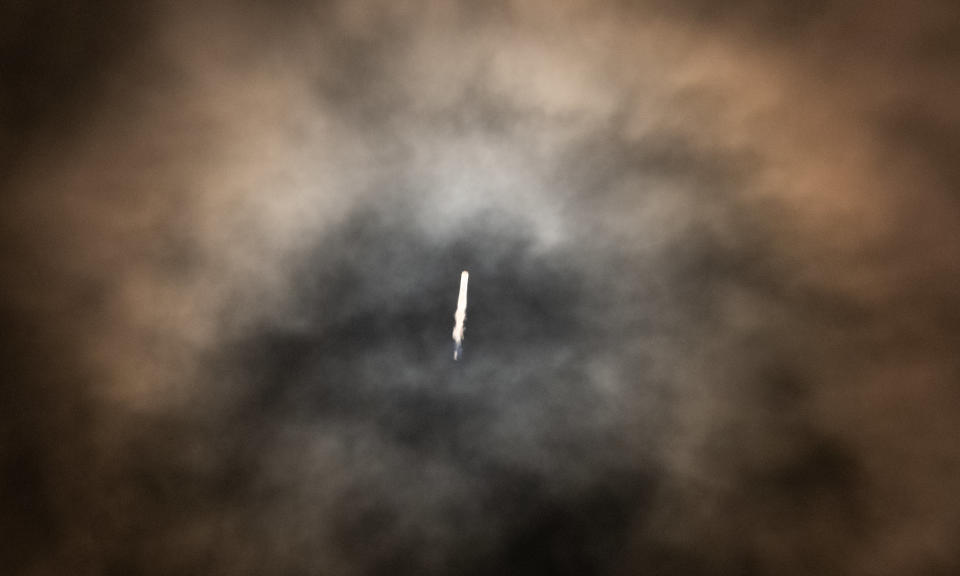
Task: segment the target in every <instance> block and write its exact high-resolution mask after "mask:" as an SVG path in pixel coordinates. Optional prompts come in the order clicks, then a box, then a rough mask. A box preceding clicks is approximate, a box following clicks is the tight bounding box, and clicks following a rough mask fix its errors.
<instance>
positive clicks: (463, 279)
mask: <svg viewBox="0 0 960 576" xmlns="http://www.w3.org/2000/svg"><path fill="white" fill-rule="evenodd" d="M469 281H470V273H469V272H467V271H466V270H464V271H463V272H461V273H460V295H459V296H458V297H457V311H456V312H455V313H454V314H453V318H454V320H455V321H456V324H454V326H453V341H454V343H455V344H454V348H453V359H454V360H459V359H460V357H461V356H463V330H464V328H463V323H464V322H465V321H466V319H467V283H468V282H469Z"/></svg>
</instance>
